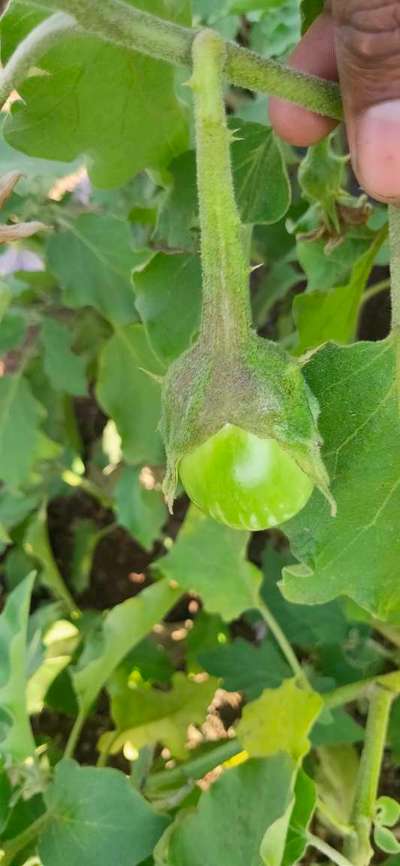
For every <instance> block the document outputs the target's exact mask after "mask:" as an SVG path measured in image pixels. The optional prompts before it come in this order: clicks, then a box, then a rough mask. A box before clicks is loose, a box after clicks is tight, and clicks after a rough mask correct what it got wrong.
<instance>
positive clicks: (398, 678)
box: [323, 671, 400, 709]
mask: <svg viewBox="0 0 400 866" xmlns="http://www.w3.org/2000/svg"><path fill="white" fill-rule="evenodd" d="M375 685H376V686H381V687H382V688H386V689H388V690H389V691H391V692H392V693H393V694H394V695H396V694H398V693H399V691H400V671H392V672H391V673H389V674H382V675H381V676H379V677H369V678H368V679H366V680H358V681H357V682H355V683H349V685H347V686H339V688H338V689H333V691H331V692H325V694H324V695H323V699H324V703H325V706H326V707H328V708H329V709H335V707H342V706H344V704H350V703H352V701H357V700H358V699H359V698H362V697H366V696H367V695H368V691H369V690H370V689H371V688H372V687H373V686H375Z"/></svg>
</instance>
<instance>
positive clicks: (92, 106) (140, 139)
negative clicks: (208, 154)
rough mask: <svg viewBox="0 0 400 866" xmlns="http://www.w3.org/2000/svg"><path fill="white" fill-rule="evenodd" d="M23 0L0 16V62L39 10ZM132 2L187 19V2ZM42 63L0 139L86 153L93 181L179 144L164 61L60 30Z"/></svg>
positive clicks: (146, 162)
mask: <svg viewBox="0 0 400 866" xmlns="http://www.w3.org/2000/svg"><path fill="white" fill-rule="evenodd" d="M26 5H27V4H26V3H25V2H19V0H14V2H13V3H12V4H11V7H10V9H9V11H8V12H7V14H6V16H5V18H4V20H3V22H2V43H3V62H4V60H5V59H7V58H8V57H9V55H10V53H11V52H12V51H13V50H14V49H15V47H16V44H17V43H18V41H20V39H21V38H22V37H23V36H24V35H25V34H26V32H27V31H29V29H30V28H31V27H32V26H33V25H34V24H37V23H38V22H39V20H40V18H41V17H43V16H39V15H38V14H36V13H35V16H34V20H32V16H31V17H29V15H28V16H27V15H26ZM135 5H136V6H139V7H141V8H144V9H145V10H146V12H153V13H155V14H156V15H159V16H161V17H169V18H177V19H178V20H179V21H180V22H184V23H186V22H187V23H189V22H188V20H187V19H188V4H187V3H185V4H182V3H180V4H179V7H178V8H177V14H176V12H175V11H174V7H173V4H171V3H169V2H168V3H167V2H162V0H142V2H136V4H135ZM174 5H175V6H176V4H174ZM28 9H30V7H29V4H28ZM32 10H35V4H34V3H32ZM24 13H25V14H24ZM40 68H41V70H43V72H44V73H45V74H42V75H36V76H32V77H30V78H27V79H26V80H25V82H24V84H23V85H22V86H21V87H20V88H19V92H20V95H21V97H22V100H21V101H18V102H16V103H14V105H13V109H12V113H11V114H10V116H9V117H8V118H7V121H6V123H5V127H4V134H5V137H6V140H7V141H8V142H9V144H11V145H12V147H15V148H16V149H17V150H21V151H23V152H24V153H28V154H29V155H30V156H37V157H42V158H45V159H57V160H62V161H69V160H72V159H75V158H76V157H77V156H81V155H86V156H87V162H88V168H89V172H90V176H91V179H92V180H93V183H94V184H95V185H96V186H99V187H114V186H120V185H122V184H124V183H126V181H128V180H129V179H130V178H131V177H133V176H134V175H135V174H137V173H138V172H139V171H141V170H142V169H145V168H163V167H165V166H166V165H167V164H168V162H169V161H170V160H171V156H173V155H175V154H177V153H179V152H180V151H181V150H183V149H184V148H185V146H186V141H187V129H186V119H185V113H184V111H183V108H182V106H181V105H180V104H179V102H178V101H177V98H176V96H175V89H174V80H175V73H174V69H173V67H171V66H170V65H169V64H167V63H164V62H162V61H161V60H154V59H153V58H150V57H146V56H144V55H142V54H139V53H137V52H132V51H129V50H127V49H125V48H122V47H121V46H116V45H112V44H111V43H105V42H102V41H100V40H98V39H96V38H95V37H92V36H89V35H83V34H80V35H79V36H75V35H68V36H65V37H64V39H63V41H62V45H61V46H60V45H56V46H55V47H54V48H53V49H52V50H51V51H49V52H48V53H47V54H46V55H45V56H44V57H43V58H41V60H40ZM99 82H101V92H100V90H99ZM155 130H157V134H156V135H155V134H154V131H155Z"/></svg>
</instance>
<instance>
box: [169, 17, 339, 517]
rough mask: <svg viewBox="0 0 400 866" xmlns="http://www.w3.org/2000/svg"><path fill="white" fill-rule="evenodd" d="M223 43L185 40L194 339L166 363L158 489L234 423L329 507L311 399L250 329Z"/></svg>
mask: <svg viewBox="0 0 400 866" xmlns="http://www.w3.org/2000/svg"><path fill="white" fill-rule="evenodd" d="M225 52H226V49H225V45H224V42H223V40H222V39H221V38H220V37H219V36H218V34H216V33H214V32H213V31H207V30H205V31H202V32H201V33H200V34H199V35H198V36H197V37H196V38H195V40H194V43H193V76H192V79H191V81H190V86H191V88H192V90H193V99H194V108H195V119H196V153H197V181H198V195H199V213H200V227H201V258H202V269H203V308H202V320H201V326H200V334H199V338H198V341H197V342H196V343H195V345H194V346H192V347H191V348H190V349H189V350H188V351H187V352H185V353H184V354H183V355H182V356H181V357H180V358H178V359H177V361H176V362H175V363H174V364H173V365H172V366H171V367H170V369H169V371H168V374H167V376H166V379H165V382H164V390H163V412H162V419H161V432H162V434H163V437H164V441H165V446H166V451H167V473H166V478H165V481H164V492H165V495H166V499H167V502H168V504H169V507H170V508H172V504H173V500H174V497H175V492H176V486H177V480H178V472H179V464H180V461H181V460H182V458H183V457H185V455H187V454H188V453H190V452H192V451H193V450H194V449H196V448H197V447H198V446H200V445H202V444H203V443H204V442H206V441H207V439H209V438H210V437H211V436H214V434H216V433H218V431H220V430H221V429H222V428H223V427H224V426H225V425H226V424H231V425H234V426H236V427H238V428H241V429H242V430H245V431H247V432H249V433H252V434H254V435H256V436H258V437H259V438H261V439H263V438H264V439H276V440H277V441H278V442H279V444H280V445H281V446H282V448H283V449H284V450H285V451H287V453H288V454H289V455H290V456H291V457H292V459H293V460H294V461H295V462H296V463H297V464H298V466H299V467H300V468H301V469H302V470H303V472H304V473H306V475H308V476H309V478H310V479H311V481H312V482H313V484H315V485H317V486H318V487H319V488H320V490H321V491H322V492H323V493H324V495H325V496H326V498H327V499H328V500H329V501H330V503H331V506H332V512H333V513H334V509H335V505H334V501H333V499H332V497H331V495H330V492H329V479H328V475H327V472H326V469H325V466H324V463H323V461H322V458H321V454H320V448H321V439H320V436H319V432H318V426H317V418H318V412H319V409H318V404H317V401H316V400H315V398H314V396H313V395H312V394H311V392H310V390H309V388H308V386H307V385H306V382H305V380H304V378H303V375H302V371H301V368H300V365H299V363H298V361H297V360H295V359H293V358H291V357H290V356H289V355H288V354H287V353H286V352H285V351H284V350H283V349H282V348H281V347H280V346H279V345H277V344H275V343H272V342H270V341H267V340H264V339H261V338H260V337H258V336H257V335H256V334H255V333H254V331H253V330H252V327H251V312H250V300H249V264H248V261H247V255H246V252H245V247H244V242H243V227H242V225H241V222H240V218H239V213H238V209H237V206H236V202H235V195H234V188H233V180H232V171H231V161H230V142H231V140H232V134H231V132H230V131H229V130H228V128H227V123H226V115H225V107H224V101H223V86H224V67H225V62H226V57H225Z"/></svg>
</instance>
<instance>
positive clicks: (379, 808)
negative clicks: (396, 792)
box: [374, 797, 400, 827]
mask: <svg viewBox="0 0 400 866" xmlns="http://www.w3.org/2000/svg"><path fill="white" fill-rule="evenodd" d="M399 820H400V803H398V802H397V800H394V799H393V797H379V799H378V800H377V801H376V805H375V818H374V823H375V824H377V825H379V826H381V827H394V825H395V824H397V823H398V821H399Z"/></svg>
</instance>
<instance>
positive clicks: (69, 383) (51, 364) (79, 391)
mask: <svg viewBox="0 0 400 866" xmlns="http://www.w3.org/2000/svg"><path fill="white" fill-rule="evenodd" d="M41 338H42V344H43V349H44V360H43V364H44V369H45V372H46V374H47V376H48V377H49V379H50V382H51V384H52V386H53V388H55V389H56V390H60V391H66V392H67V394H73V395H74V396H77V397H79V396H83V395H84V394H86V392H87V387H86V376H85V363H84V361H83V359H82V358H80V357H79V355H76V354H75V353H74V352H73V351H72V349H71V342H72V337H71V333H70V331H69V330H68V328H67V327H66V326H65V325H63V324H61V322H57V321H56V320H55V319H50V318H49V317H47V318H45V319H44V321H43V325H42V332H41Z"/></svg>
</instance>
